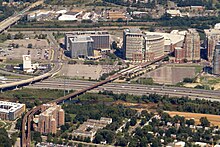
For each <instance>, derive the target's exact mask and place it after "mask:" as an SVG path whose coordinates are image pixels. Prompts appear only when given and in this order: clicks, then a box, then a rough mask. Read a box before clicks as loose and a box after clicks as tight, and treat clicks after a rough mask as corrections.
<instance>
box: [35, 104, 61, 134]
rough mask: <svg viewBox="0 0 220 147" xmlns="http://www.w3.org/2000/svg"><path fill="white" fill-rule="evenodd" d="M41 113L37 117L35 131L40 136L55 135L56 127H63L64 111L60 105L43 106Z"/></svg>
mask: <svg viewBox="0 0 220 147" xmlns="http://www.w3.org/2000/svg"><path fill="white" fill-rule="evenodd" d="M43 110H45V111H43ZM42 111H43V112H42V113H40V115H39V120H38V126H37V131H39V132H40V133H42V134H48V133H52V134H55V133H56V132H57V127H60V126H61V125H64V118H65V113H64V110H63V109H62V108H61V106H60V105H56V104H51V105H45V106H43V107H42Z"/></svg>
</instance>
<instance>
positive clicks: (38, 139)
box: [31, 131, 42, 142]
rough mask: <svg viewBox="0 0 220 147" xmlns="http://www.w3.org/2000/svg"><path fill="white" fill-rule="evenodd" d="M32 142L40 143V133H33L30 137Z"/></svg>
mask: <svg viewBox="0 0 220 147" xmlns="http://www.w3.org/2000/svg"><path fill="white" fill-rule="evenodd" d="M31 137H32V140H34V141H36V142H42V138H41V134H40V132H36V131H34V132H33V133H32V135H31Z"/></svg>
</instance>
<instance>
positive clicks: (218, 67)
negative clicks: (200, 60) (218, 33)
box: [213, 42, 220, 75]
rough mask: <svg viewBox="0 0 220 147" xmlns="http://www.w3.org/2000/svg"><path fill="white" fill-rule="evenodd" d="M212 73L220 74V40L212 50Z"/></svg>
mask: <svg viewBox="0 0 220 147" xmlns="http://www.w3.org/2000/svg"><path fill="white" fill-rule="evenodd" d="M213 74H215V75H220V42H219V43H217V44H216V46H215V50H214V56H213Z"/></svg>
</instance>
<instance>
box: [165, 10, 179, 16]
mask: <svg viewBox="0 0 220 147" xmlns="http://www.w3.org/2000/svg"><path fill="white" fill-rule="evenodd" d="M166 13H167V14H170V15H171V17H182V14H181V12H180V10H167V11H166Z"/></svg>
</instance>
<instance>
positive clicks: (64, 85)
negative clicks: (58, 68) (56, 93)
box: [63, 73, 66, 96]
mask: <svg viewBox="0 0 220 147" xmlns="http://www.w3.org/2000/svg"><path fill="white" fill-rule="evenodd" d="M63 76H64V79H63V96H66V88H65V87H66V83H65V74H64V73H63Z"/></svg>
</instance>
